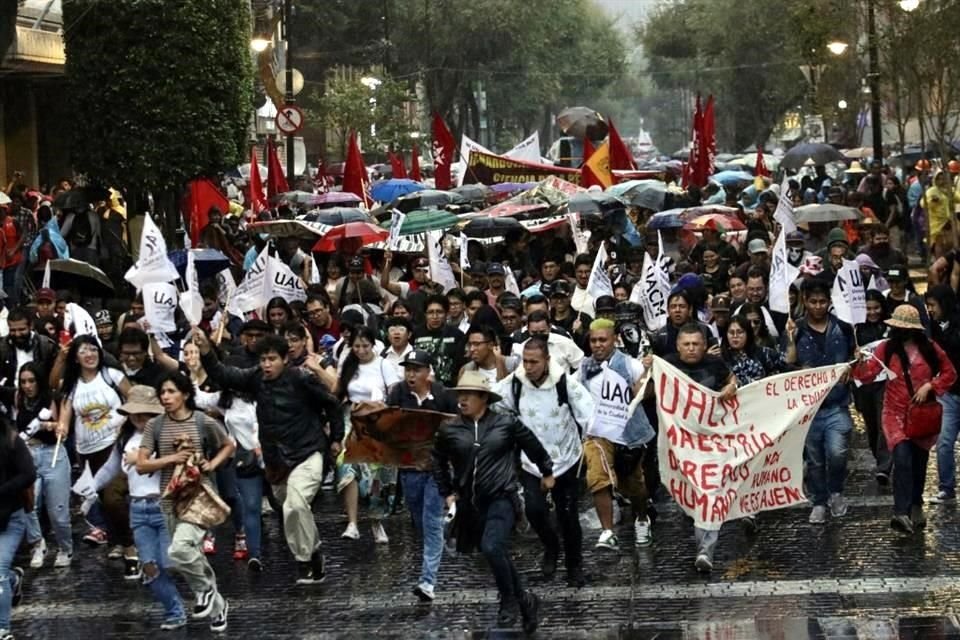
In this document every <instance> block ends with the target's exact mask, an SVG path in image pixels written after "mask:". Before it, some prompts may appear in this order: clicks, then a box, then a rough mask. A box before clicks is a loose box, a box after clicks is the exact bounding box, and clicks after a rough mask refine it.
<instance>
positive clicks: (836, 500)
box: [781, 276, 855, 524]
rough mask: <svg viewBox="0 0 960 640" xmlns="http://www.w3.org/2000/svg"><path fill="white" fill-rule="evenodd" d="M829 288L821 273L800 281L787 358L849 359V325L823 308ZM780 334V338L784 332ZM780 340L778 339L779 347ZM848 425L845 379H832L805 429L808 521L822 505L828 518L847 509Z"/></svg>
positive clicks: (818, 518)
mask: <svg viewBox="0 0 960 640" xmlns="http://www.w3.org/2000/svg"><path fill="white" fill-rule="evenodd" d="M831 288H832V287H831V283H830V281H829V280H828V279H825V278H823V277H822V276H817V277H814V278H810V279H809V280H806V281H804V283H803V289H802V293H803V300H804V310H805V314H804V317H803V318H801V319H800V320H798V321H797V322H796V337H795V338H794V340H795V341H796V353H795V355H794V356H793V357H790V354H788V356H787V358H786V360H787V364H796V365H798V366H800V367H803V368H808V369H809V368H815V367H823V366H827V365H833V364H840V363H844V362H850V361H851V360H852V359H853V350H854V345H855V340H854V335H853V329H852V327H850V325H848V324H846V323H844V322H841V321H840V320H838V319H837V318H836V316H834V315H832V314H831V313H830V312H829V309H830V291H831ZM782 339H783V340H784V341H786V340H787V337H786V336H783V337H782ZM785 346H786V345H785V344H781V347H782V348H785ZM852 431H853V420H852V419H851V417H850V392H849V391H848V389H847V385H846V384H842V383H841V384H837V385H836V386H834V387H833V389H831V390H830V393H829V394H828V395H827V397H826V398H825V399H824V401H823V404H821V405H820V409H819V410H818V411H817V415H816V416H814V418H813V421H812V422H811V424H810V430H809V431H808V432H807V441H806V444H805V451H806V459H807V486H808V487H809V490H810V501H811V502H812V503H813V509H812V510H811V512H810V523H811V524H824V523H825V522H826V521H827V508H828V507H829V509H830V515H831V516H833V517H834V518H840V517H843V516H845V515H846V514H847V510H848V508H849V507H848V505H847V502H846V500H845V499H844V497H843V489H844V486H845V485H846V481H847V452H848V450H849V446H850V434H851V432H852Z"/></svg>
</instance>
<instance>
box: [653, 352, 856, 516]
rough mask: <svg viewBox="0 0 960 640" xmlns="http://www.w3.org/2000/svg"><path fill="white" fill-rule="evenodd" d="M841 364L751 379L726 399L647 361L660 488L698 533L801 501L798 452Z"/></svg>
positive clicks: (661, 364) (662, 363) (836, 379)
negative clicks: (655, 418) (656, 425)
mask: <svg viewBox="0 0 960 640" xmlns="http://www.w3.org/2000/svg"><path fill="white" fill-rule="evenodd" d="M847 368H848V365H847V364H837V365H831V366H826V367H818V368H816V369H804V370H802V371H796V372H792V373H784V374H780V375H776V376H771V377H769V378H764V379H762V380H758V381H757V382H754V383H752V384H749V385H746V386H745V387H742V388H740V389H738V390H737V395H736V396H735V397H733V398H731V399H730V400H721V399H720V394H719V393H716V392H714V391H712V390H710V389H707V388H706V387H703V386H701V385H699V384H697V383H695V382H693V381H692V380H691V379H690V378H688V377H687V376H686V375H684V374H683V373H682V372H681V371H680V370H679V369H677V368H676V367H673V366H672V365H670V364H669V363H667V362H666V361H665V360H662V359H661V358H654V361H653V381H654V385H655V391H656V400H657V415H658V417H659V421H660V430H659V431H660V432H659V437H658V442H657V450H658V453H659V457H660V475H661V477H662V479H663V484H664V486H666V488H667V490H668V491H669V492H670V495H671V496H672V497H673V499H674V500H675V501H676V502H677V504H679V505H680V508H681V509H683V511H684V512H685V513H686V514H687V515H689V516H690V517H692V518H693V519H694V522H695V524H696V525H697V526H698V527H702V528H704V529H709V530H717V529H719V528H720V526H721V525H722V524H723V523H724V522H726V521H728V520H736V519H738V518H742V517H744V516H748V515H753V514H756V513H759V512H760V511H769V510H771V509H780V508H783V507H788V506H790V505H794V504H797V503H800V502H803V501H805V500H806V497H805V496H804V494H803V447H804V441H805V440H806V437H807V431H808V429H809V427H810V422H811V421H812V420H813V417H814V416H815V415H816V413H817V410H818V409H819V408H820V405H821V404H822V403H823V401H824V399H825V398H826V397H827V394H828V393H830V390H831V389H833V386H834V385H835V384H837V383H838V382H840V378H841V377H842V375H843V373H844V371H845V370H846V369H847Z"/></svg>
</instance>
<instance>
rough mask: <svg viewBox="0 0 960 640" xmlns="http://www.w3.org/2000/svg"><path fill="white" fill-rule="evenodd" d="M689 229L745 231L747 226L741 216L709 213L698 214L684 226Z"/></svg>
mask: <svg viewBox="0 0 960 640" xmlns="http://www.w3.org/2000/svg"><path fill="white" fill-rule="evenodd" d="M683 228H684V229H687V230H688V231H703V230H704V229H712V230H714V231H743V230H745V229H746V228H747V227H746V226H745V225H744V224H743V223H742V222H740V219H739V218H734V217H732V216H725V215H722V214H719V213H708V214H707V215H705V216H697V217H696V218H694V219H693V220H691V221H690V222H688V223H687V224H685V225H684V226H683Z"/></svg>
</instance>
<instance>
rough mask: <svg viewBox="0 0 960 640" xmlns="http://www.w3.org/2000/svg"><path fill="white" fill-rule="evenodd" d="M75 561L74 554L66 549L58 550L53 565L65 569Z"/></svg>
mask: <svg viewBox="0 0 960 640" xmlns="http://www.w3.org/2000/svg"><path fill="white" fill-rule="evenodd" d="M72 561H73V554H72V553H67V552H66V551H58V552H57V559H56V560H54V561H53V566H54V567H56V568H57V569H65V568H66V567H69V566H70V563H71V562H72Z"/></svg>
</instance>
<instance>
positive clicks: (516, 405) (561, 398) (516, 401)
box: [510, 373, 583, 437]
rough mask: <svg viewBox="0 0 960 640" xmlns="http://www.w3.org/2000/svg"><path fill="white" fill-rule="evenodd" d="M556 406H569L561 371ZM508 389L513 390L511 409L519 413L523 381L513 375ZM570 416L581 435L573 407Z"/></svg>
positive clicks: (564, 379) (564, 375)
mask: <svg viewBox="0 0 960 640" xmlns="http://www.w3.org/2000/svg"><path fill="white" fill-rule="evenodd" d="M556 389H557V406H558V407H562V406H563V405H567V406H568V407H569V406H570V398H569V396H568V395H567V374H566V373H563V374H561V376H560V379H559V380H557V386H556ZM510 390H511V391H512V392H513V410H514V413H516V414H517V415H520V393H521V392H522V390H523V383H522V382H520V378H518V377H517V376H516V375H514V376H513V379H511V380H510ZM570 417H571V418H573V423H574V424H575V425H577V431H578V432H579V433H580V435H581V437H582V436H583V427H582V426H580V422H579V421H578V420H577V417H576V416H575V415H574V414H573V409H572V408H571V409H570Z"/></svg>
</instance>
